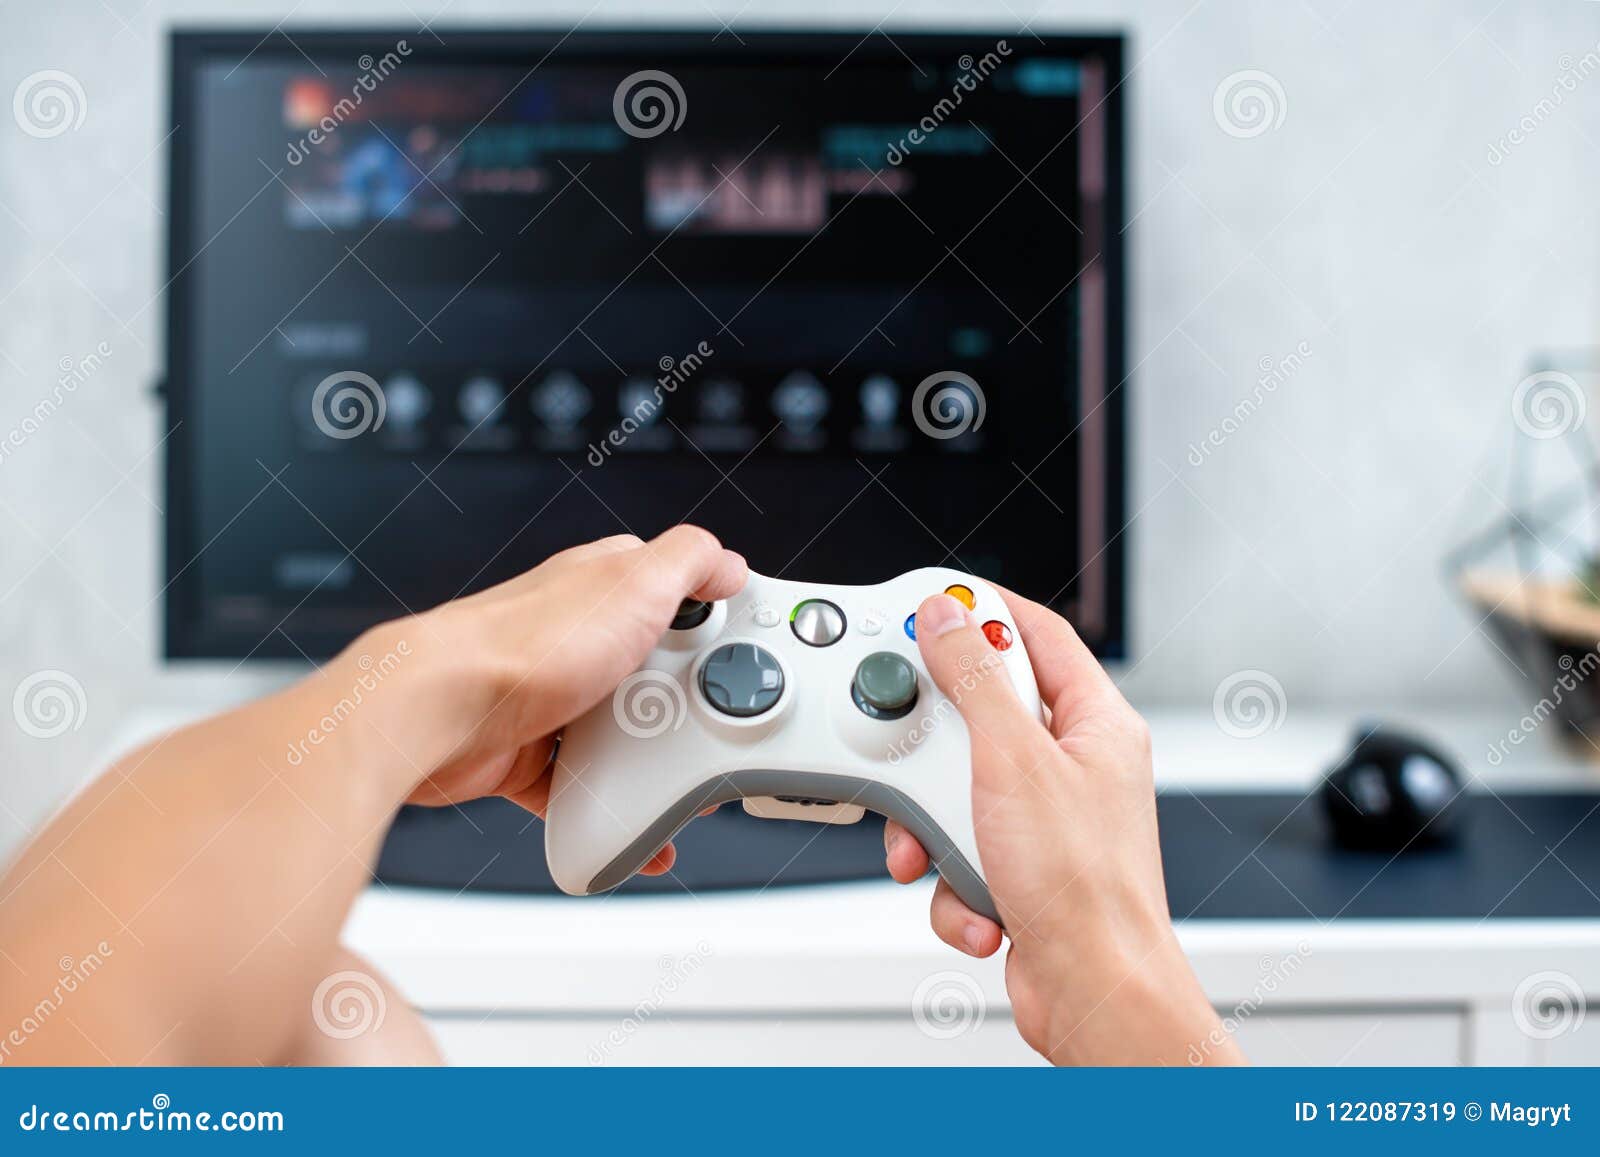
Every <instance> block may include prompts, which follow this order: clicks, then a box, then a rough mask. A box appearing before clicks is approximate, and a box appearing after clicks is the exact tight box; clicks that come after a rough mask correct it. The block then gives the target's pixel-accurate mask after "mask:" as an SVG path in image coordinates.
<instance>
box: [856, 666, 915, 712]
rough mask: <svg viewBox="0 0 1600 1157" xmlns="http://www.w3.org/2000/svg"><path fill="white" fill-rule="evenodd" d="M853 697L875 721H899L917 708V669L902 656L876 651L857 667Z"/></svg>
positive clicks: (857, 704) (858, 705)
mask: <svg viewBox="0 0 1600 1157" xmlns="http://www.w3.org/2000/svg"><path fill="white" fill-rule="evenodd" d="M850 697H851V698H852V699H854V700H855V703H856V706H857V707H859V708H861V710H862V712H863V713H864V714H866V715H869V716H871V717H872V718H873V719H899V718H901V717H902V716H904V715H907V714H909V713H910V711H911V709H912V708H913V707H915V706H916V705H917V672H916V669H915V668H914V667H912V666H911V662H910V660H908V659H907V658H905V656H903V655H896V654H895V653H894V652H893V651H875V652H874V653H872V654H871V655H868V656H867V657H866V658H865V659H863V660H861V662H860V664H859V665H857V667H856V676H855V678H854V679H853V680H852V681H851V683H850Z"/></svg>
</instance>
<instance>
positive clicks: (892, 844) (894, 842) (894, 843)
mask: <svg viewBox="0 0 1600 1157" xmlns="http://www.w3.org/2000/svg"><path fill="white" fill-rule="evenodd" d="M899 846H900V833H899V832H891V833H889V844H888V846H887V847H886V848H884V849H883V852H884V855H886V856H892V855H894V850H895V848H897V847H899Z"/></svg>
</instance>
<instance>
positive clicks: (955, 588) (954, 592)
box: [944, 583, 978, 611]
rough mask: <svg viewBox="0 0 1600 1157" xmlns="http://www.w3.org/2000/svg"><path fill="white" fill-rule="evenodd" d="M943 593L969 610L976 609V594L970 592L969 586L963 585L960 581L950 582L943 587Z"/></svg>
mask: <svg viewBox="0 0 1600 1157" xmlns="http://www.w3.org/2000/svg"><path fill="white" fill-rule="evenodd" d="M944 593H945V594H947V595H949V596H950V597H951V598H953V599H955V600H956V602H958V603H960V604H962V605H963V606H965V607H966V608H967V610H969V611H975V610H977V609H978V596H977V595H975V594H973V593H972V588H971V587H964V586H962V585H961V584H960V583H952V584H951V585H950V586H947V587H945V588H944Z"/></svg>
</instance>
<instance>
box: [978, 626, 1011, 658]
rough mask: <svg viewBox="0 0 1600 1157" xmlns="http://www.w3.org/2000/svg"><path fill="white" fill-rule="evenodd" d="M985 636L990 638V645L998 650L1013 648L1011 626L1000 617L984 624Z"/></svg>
mask: <svg viewBox="0 0 1600 1157" xmlns="http://www.w3.org/2000/svg"><path fill="white" fill-rule="evenodd" d="M983 637H984V638H986V639H988V640H989V645H990V646H991V647H993V648H994V649H995V650H996V651H1009V650H1010V649H1011V628H1010V627H1008V626H1006V625H1005V624H1004V623H1002V622H1001V621H1000V620H999V619H990V620H989V621H988V622H987V623H985V624H983Z"/></svg>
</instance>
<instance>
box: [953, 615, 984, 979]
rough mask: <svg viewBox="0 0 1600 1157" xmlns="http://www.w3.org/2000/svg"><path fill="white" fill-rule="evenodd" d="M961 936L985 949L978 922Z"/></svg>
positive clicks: (975, 948)
mask: <svg viewBox="0 0 1600 1157" xmlns="http://www.w3.org/2000/svg"><path fill="white" fill-rule="evenodd" d="M952 601H953V600H952ZM961 938H962V939H963V940H964V941H966V944H967V951H968V952H970V953H972V955H974V956H976V955H978V954H979V953H980V952H982V951H983V930H982V929H981V928H979V927H978V926H977V925H976V924H968V925H967V930H966V932H965V933H964V934H963V935H962V937H961Z"/></svg>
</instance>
